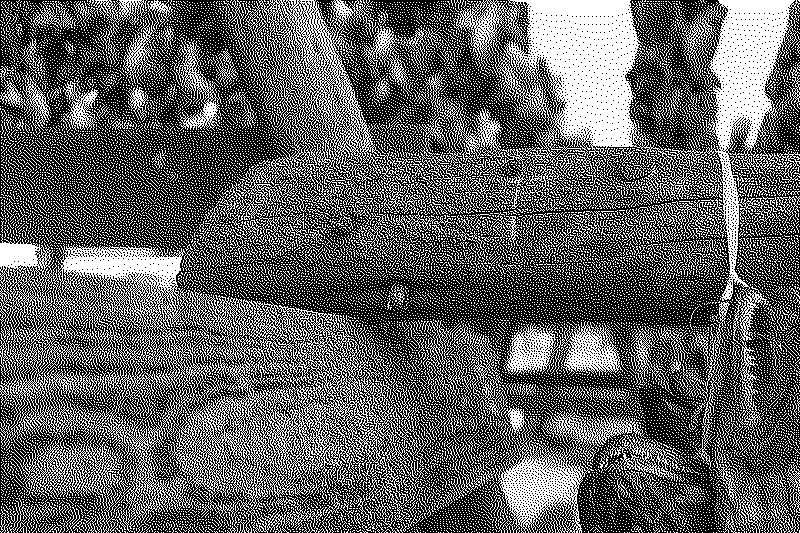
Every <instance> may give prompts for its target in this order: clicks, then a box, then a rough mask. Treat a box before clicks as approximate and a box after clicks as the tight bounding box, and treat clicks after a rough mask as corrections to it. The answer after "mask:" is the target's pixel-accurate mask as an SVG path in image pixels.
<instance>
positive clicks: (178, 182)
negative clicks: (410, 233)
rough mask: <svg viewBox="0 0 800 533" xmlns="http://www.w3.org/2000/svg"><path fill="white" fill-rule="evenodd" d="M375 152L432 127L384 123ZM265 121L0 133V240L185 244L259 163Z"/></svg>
mask: <svg viewBox="0 0 800 533" xmlns="http://www.w3.org/2000/svg"><path fill="white" fill-rule="evenodd" d="M372 132H373V136H374V138H375V146H376V150H378V151H381V152H395V151H410V150H411V151H419V150H418V149H422V148H424V132H422V131H420V130H418V129H413V128H404V129H397V128H387V127H377V128H375V129H374V130H372ZM267 135H268V132H267V131H266V130H264V129H263V128H257V129H249V130H230V131H224V132H221V131H191V130H171V129H170V130H167V129H159V130H155V129H154V130H126V131H107V132H98V131H64V130H57V129H51V130H42V131H35V130H20V131H8V130H3V131H1V132H0V164H1V165H2V169H3V172H2V174H1V175H0V184H2V186H0V241H2V242H15V243H52V244H63V245H67V246H132V247H162V248H172V249H182V248H184V247H185V246H187V245H188V244H189V242H190V240H191V237H192V235H193V233H194V231H195V230H196V229H197V227H198V226H199V225H200V223H201V222H202V220H203V217H204V216H205V213H206V212H207V211H208V210H209V209H211V208H212V207H213V206H214V204H215V203H216V202H217V200H218V199H219V197H220V196H221V195H222V193H223V192H224V191H225V190H227V189H228V188H229V187H230V186H232V185H233V184H234V183H236V182H237V181H238V180H239V179H241V178H242V177H243V176H244V175H245V174H246V172H247V170H248V169H249V168H250V167H252V166H253V165H255V164H257V163H260V162H262V161H264V160H267V159H273V158H275V157H276V156H277V154H278V152H277V150H276V149H275V148H274V147H272V146H270V145H269V144H267V143H265V142H264V140H263V139H264V138H265V137H266V136H267Z"/></svg>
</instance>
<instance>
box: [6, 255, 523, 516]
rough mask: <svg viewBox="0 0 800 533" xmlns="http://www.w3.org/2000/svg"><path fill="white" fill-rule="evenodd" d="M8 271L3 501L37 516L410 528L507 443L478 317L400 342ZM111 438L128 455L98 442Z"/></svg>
mask: <svg viewBox="0 0 800 533" xmlns="http://www.w3.org/2000/svg"><path fill="white" fill-rule="evenodd" d="M0 274H2V278H0V279H2V280H3V285H4V287H6V288H7V290H6V291H4V293H3V299H2V302H1V303H2V304H3V305H2V306H0V313H1V314H0V317H2V324H3V328H2V330H0V351H1V352H2V353H3V354H4V355H3V358H2V383H0V454H2V457H3V460H2V461H0V465H2V469H3V472H2V474H3V475H2V483H3V486H2V489H3V490H2V494H3V501H2V502H1V503H2V516H0V518H2V519H3V520H2V521H3V522H4V523H8V524H19V525H20V528H21V530H25V528H27V529H28V530H36V529H38V528H40V527H45V526H44V525H45V524H46V523H47V521H48V520H50V521H51V522H52V523H54V524H61V526H59V527H62V529H60V530H68V529H69V523H70V522H69V521H70V520H73V519H75V518H77V520H78V522H76V523H77V524H78V526H75V527H80V528H86V530H89V529H90V528H91V527H93V526H92V524H95V527H96V528H97V530H99V531H128V530H130V528H132V527H133V526H135V525H141V527H142V528H143V530H145V531H150V530H153V531H157V530H159V529H158V526H159V521H165V520H178V519H179V518H181V517H182V518H181V519H187V517H188V518H191V517H193V516H195V515H197V516H199V517H205V518H203V520H206V519H207V520H208V522H209V524H210V525H208V526H199V527H200V529H199V530H200V531H219V530H220V526H219V524H220V523H221V524H223V525H224V527H223V528H222V529H221V530H223V531H226V530H230V531H236V530H238V529H236V528H237V527H239V526H241V527H242V528H243V530H245V531H247V530H250V529H248V528H250V527H252V528H253V529H252V530H260V529H258V528H259V527H264V528H266V527H268V525H270V524H271V526H269V527H277V524H279V523H282V522H283V523H286V524H288V523H291V522H293V521H294V522H297V521H299V520H301V519H303V520H305V519H312V521H313V520H315V521H316V522H314V523H315V524H317V523H318V522H319V521H326V520H327V522H326V523H324V524H321V525H320V529H319V530H320V531H359V530H363V529H359V528H367V529H369V527H378V528H379V529H381V530H392V528H393V527H397V528H398V530H402V529H403V527H405V526H406V525H408V524H410V523H412V522H413V521H414V518H415V517H418V516H421V515H424V514H426V513H429V512H432V511H433V510H435V509H437V508H439V507H440V506H441V505H443V504H444V503H446V502H447V499H448V498H449V497H450V496H451V495H452V494H459V493H464V492H466V491H468V490H470V489H471V488H474V487H475V486H478V485H480V484H481V483H483V482H485V481H486V480H487V476H490V475H494V474H496V473H497V471H498V469H499V468H502V467H501V466H495V464H494V463H495V462H497V461H504V460H506V455H507V452H508V450H507V449H506V448H505V447H506V446H508V444H509V442H510V438H509V437H510V427H509V425H508V423H507V420H506V419H505V417H498V416H495V415H494V414H492V413H491V412H490V410H489V406H488V402H487V399H486V397H485V395H484V391H483V385H484V383H485V381H486V377H487V376H486V375H485V370H486V369H487V368H494V367H496V366H497V364H496V363H497V362H496V361H494V365H493V364H492V359H493V358H494V357H497V354H496V353H495V352H493V351H492V349H491V345H490V341H489V340H488V339H486V338H485V337H483V336H481V335H479V334H477V333H475V332H473V331H470V330H468V329H465V328H464V327H463V326H459V327H456V328H451V329H445V328H442V327H441V326H440V325H438V324H436V323H430V322H418V323H414V324H413V325H411V326H410V327H411V329H412V330H413V331H410V332H409V333H410V334H409V340H408V342H407V344H406V349H405V350H398V349H397V347H389V346H388V345H387V341H386V339H384V338H383V337H381V336H380V335H379V334H378V333H377V332H375V331H373V329H372V328H368V327H364V325H363V324H361V323H360V322H359V321H358V320H354V319H350V318H347V317H341V316H334V315H321V314H317V313H313V312H309V311H298V310H292V309H286V308H281V307H277V306H274V305H270V304H265V303H259V302H248V301H243V300H235V299H227V298H220V297H214V296H206V295H198V294H192V293H183V292H180V291H178V292H175V291H174V289H159V288H156V287H149V288H148V287H142V286H140V284H141V281H142V280H131V279H123V280H99V279H97V278H91V277H88V278H85V277H81V276H76V275H74V274H53V273H43V272H42V271H39V270H36V269H15V270H10V269H3V270H0ZM42 276H45V277H46V279H42V278H41V277H42ZM137 302H138V304H137ZM487 359H488V360H487ZM64 443H66V445H62V444H64ZM80 454H83V456H84V457H87V460H86V467H85V468H84V470H78V471H79V472H82V473H83V474H82V475H85V479H84V480H83V483H82V482H81V481H80V480H75V483H74V484H73V485H70V486H64V487H61V489H63V490H61V489H59V490H55V489H54V488H53V487H48V485H47V483H46V482H45V481H46V480H47V479H49V478H48V476H47V472H48V468H51V469H52V468H55V465H57V463H58V462H57V460H53V459H52V458H53V457H56V458H58V457H61V458H62V459H64V460H70V467H71V468H72V467H74V468H79V466H80V464H82V463H81V462H82V460H81V459H79V458H78V457H79V456H80ZM109 454H110V455H113V456H114V461H118V462H119V467H118V468H113V469H112V468H99V467H97V465H96V464H95V463H97V461H94V462H93V460H92V457H94V458H98V457H106V456H108V455H109ZM48 457H49V458H50V460H49V462H48ZM76 463H78V464H76ZM114 464H116V463H114ZM93 465H94V466H93ZM59 491H60V492H59ZM62 492H64V494H62ZM76 506H77V508H79V511H75V508H76ZM319 507H325V509H323V510H324V512H322V513H321V514H320V515H319V516H317V515H315V514H314V513H313V512H311V511H312V510H313V509H314V508H319ZM292 509H294V511H292ZM76 513H77V514H76ZM304 513H306V514H304ZM314 516H316V518H314ZM212 518H213V519H212ZM198 519H199V518H198ZM382 520H383V522H381V521H382ZM190 521H191V520H190ZM342 521H343V522H342ZM237 524H239V525H237ZM241 524H245V525H246V527H245V526H244V525H241ZM265 524H266V525H265ZM370 524H371V525H370ZM317 525H319V524H317ZM53 527H56V526H53ZM148 528H150V529H148ZM215 528H216V529H215ZM55 530H59V529H57V528H56V529H55ZM175 530H176V531H192V530H193V529H190V528H189V527H188V526H181V527H179V526H176V529H175ZM194 530H196V529H194ZM137 531H138V530H137Z"/></svg>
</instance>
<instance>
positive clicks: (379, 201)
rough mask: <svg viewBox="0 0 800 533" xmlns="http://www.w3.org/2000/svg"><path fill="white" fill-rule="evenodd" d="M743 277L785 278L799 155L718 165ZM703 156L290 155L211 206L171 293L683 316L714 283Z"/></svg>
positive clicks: (720, 255) (718, 208)
mask: <svg viewBox="0 0 800 533" xmlns="http://www.w3.org/2000/svg"><path fill="white" fill-rule="evenodd" d="M731 166H732V169H733V173H734V176H735V177H736V179H737V182H738V186H739V194H740V204H741V227H740V230H739V237H740V244H739V261H740V264H739V273H740V275H741V276H742V278H743V279H745V280H746V281H748V282H750V283H751V284H753V285H754V286H756V287H759V288H762V289H764V290H771V289H772V288H774V287H775V286H777V285H780V284H783V283H798V275H800V274H798V273H799V272H800V257H799V256H800V253H799V252H798V250H800V217H799V216H798V213H800V180H798V179H797V175H798V169H800V155H797V154H788V155H779V156H778V155H731ZM721 197H722V180H721V165H720V162H719V159H718V156H717V155H716V154H715V153H712V152H709V153H697V152H678V151H661V150H648V149H639V148H593V149H588V150H585V149H584V150H577V149H564V150H555V151H507V152H492V153H482V154H450V155H426V156H422V155H411V154H404V155H387V154H370V155H364V156H336V155H325V156H323V155H319V154H316V155H315V154H304V155H301V156H300V157H297V158H293V159H285V160H276V161H272V162H267V163H264V164H261V165H259V166H257V167H254V168H253V169H251V171H250V173H249V174H248V175H247V177H246V178H245V179H243V180H242V181H240V182H239V183H237V184H236V186H235V187H233V188H232V189H231V190H230V191H229V192H228V193H227V194H226V195H225V196H224V197H223V198H222V199H221V200H220V202H219V203H218V205H217V206H216V207H215V208H214V209H213V210H212V211H211V212H210V213H209V215H208V217H207V218H206V220H205V222H204V223H203V225H202V226H201V227H200V229H199V230H198V232H197V234H196V240H195V241H194V243H193V244H192V245H191V246H190V247H189V249H188V250H187V252H186V254H185V255H184V258H183V262H182V265H181V272H180V274H179V275H178V284H179V286H180V287H182V288H185V289H188V290H193V291H200V292H207V293H210V294H217V295H223V296H229V297H235V298H245V299H254V300H261V301H266V302H270V303H276V304H280V305H284V306H289V307H296V308H303V309H311V310H315V311H322V312H329V313H343V314H348V315H353V316H358V317H362V318H380V319H422V318H438V317H443V316H454V315H455V316H465V317H478V316H486V315H487V314H489V315H490V316H491V314H494V313H502V314H504V315H508V314H511V315H512V316H517V317H518V318H520V319H533V320H538V319H541V320H551V321H552V320H561V319H566V320H568V319H573V318H575V317H579V318H580V319H581V320H597V321H615V320H625V321H636V322H646V323H664V324H671V323H685V322H686V321H687V320H688V319H689V317H690V315H691V314H692V311H693V310H694V309H695V308H696V307H697V306H698V305H701V304H705V303H707V302H709V301H713V300H717V299H718V298H719V297H720V295H721V294H722V289H723V288H724V284H725V281H726V277H727V269H728V265H727V251H726V250H727V246H726V241H725V221H724V218H723V209H722V202H721Z"/></svg>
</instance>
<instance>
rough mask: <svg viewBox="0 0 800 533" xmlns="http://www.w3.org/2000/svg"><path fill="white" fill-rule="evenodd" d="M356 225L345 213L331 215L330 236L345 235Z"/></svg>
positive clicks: (350, 216) (351, 231)
mask: <svg viewBox="0 0 800 533" xmlns="http://www.w3.org/2000/svg"><path fill="white" fill-rule="evenodd" d="M355 227H356V222H355V219H354V218H353V216H352V215H350V214H347V213H338V214H335V215H333V216H332V217H331V221H330V230H329V233H330V235H331V236H332V237H345V236H347V235H350V234H351V233H353V231H354V230H355Z"/></svg>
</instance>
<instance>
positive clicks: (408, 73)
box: [0, 0, 589, 151]
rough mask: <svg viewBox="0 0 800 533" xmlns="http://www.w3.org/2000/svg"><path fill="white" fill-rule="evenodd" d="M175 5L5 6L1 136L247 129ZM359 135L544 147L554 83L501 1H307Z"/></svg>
mask: <svg viewBox="0 0 800 533" xmlns="http://www.w3.org/2000/svg"><path fill="white" fill-rule="evenodd" d="M174 4H175V2H171V1H165V2H163V3H162V2H158V1H145V0H116V1H98V0H83V1H77V0H69V1H36V0H31V1H17V2H14V3H13V4H11V5H10V6H9V9H4V10H3V11H4V14H3V20H2V52H0V54H1V55H0V66H1V67H2V72H1V73H0V78H1V79H0V83H1V84H2V86H0V117H1V118H2V123H3V125H5V126H9V125H12V126H13V125H17V126H22V125H27V126H47V125H50V126H55V125H61V126H65V127H74V128H91V127H112V128H120V127H135V126H137V125H151V126H158V125H161V124H177V125H181V126H183V127H215V126H224V127H238V126H249V125H252V122H253V116H252V112H251V111H250V108H249V104H248V102H247V97H246V95H245V91H244V90H243V87H241V86H240V85H239V82H238V78H237V73H236V69H235V68H234V66H233V62H232V59H231V56H230V54H229V53H228V51H227V50H226V49H225V48H224V46H223V45H221V44H220V43H221V40H220V39H219V38H218V36H215V35H214V29H213V28H211V27H203V26H202V25H199V24H198V27H197V28H194V30H195V31H192V32H184V31H176V30H175V27H174V26H173V25H172V20H171V13H170V11H171V7H172V6H174ZM319 5H320V8H321V10H322V12H323V14H324V15H325V19H326V21H327V23H328V25H329V27H330V29H331V32H332V35H333V37H334V41H335V44H336V48H337V51H338V52H339V54H340V57H341V59H342V62H343V64H344V66H345V68H346V70H347V72H348V75H349V77H350V79H351V81H352V83H353V86H354V89H355V91H356V95H357V97H358V100H359V103H360V105H361V108H362V110H363V112H364V115H365V118H366V119H367V121H368V122H369V123H372V124H420V125H423V126H424V129H425V130H426V131H427V134H428V135H429V137H430V138H431V140H432V144H433V146H432V147H433V148H434V149H436V150H442V151H449V150H465V149H466V150H469V149H480V148H487V147H532V146H543V147H553V146H560V145H581V144H588V143H589V138H588V137H589V136H588V132H587V131H583V132H581V134H580V135H579V136H577V137H573V138H565V137H564V136H563V135H562V134H561V132H560V129H559V123H560V120H561V117H562V114H563V109H564V100H563V97H562V96H561V94H560V84H559V80H558V79H557V78H556V77H555V76H553V74H552V73H551V72H550V70H549V68H548V66H547V64H546V63H545V61H544V60H543V59H541V58H535V57H532V56H530V55H529V54H528V53H527V52H526V49H527V44H526V41H527V37H526V35H527V29H526V22H525V20H526V19H525V16H524V12H523V7H522V6H521V5H520V4H517V3H513V2H508V1H501V0H445V1H440V2H399V1H377V0H352V1H347V2H345V1H344V0H319Z"/></svg>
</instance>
